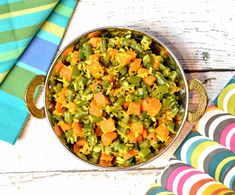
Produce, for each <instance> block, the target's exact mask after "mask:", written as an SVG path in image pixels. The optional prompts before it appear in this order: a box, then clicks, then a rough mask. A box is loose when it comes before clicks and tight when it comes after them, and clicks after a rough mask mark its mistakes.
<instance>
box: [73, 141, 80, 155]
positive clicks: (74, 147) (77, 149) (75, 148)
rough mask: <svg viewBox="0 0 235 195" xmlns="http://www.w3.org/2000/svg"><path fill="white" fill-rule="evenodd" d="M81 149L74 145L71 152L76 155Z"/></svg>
mask: <svg viewBox="0 0 235 195" xmlns="http://www.w3.org/2000/svg"><path fill="white" fill-rule="evenodd" d="M81 148H82V147H81V146H78V145H77V144H76V143H75V144H73V152H74V153H75V154H78V153H79V152H80V149H81Z"/></svg>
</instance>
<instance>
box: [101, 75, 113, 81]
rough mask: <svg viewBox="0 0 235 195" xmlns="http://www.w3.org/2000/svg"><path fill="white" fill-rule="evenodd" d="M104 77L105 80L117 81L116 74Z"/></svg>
mask: <svg viewBox="0 0 235 195" xmlns="http://www.w3.org/2000/svg"><path fill="white" fill-rule="evenodd" d="M102 79H103V80H108V81H110V82H113V81H115V76H113V75H106V76H104V77H102Z"/></svg>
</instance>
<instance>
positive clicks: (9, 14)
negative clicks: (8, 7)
mask: <svg viewBox="0 0 235 195" xmlns="http://www.w3.org/2000/svg"><path fill="white" fill-rule="evenodd" d="M57 3H58V1H57V2H54V3H50V4H47V5H43V6H39V7H34V8H29V9H25V10H19V11H15V12H10V13H6V14H2V15H0V19H5V18H12V17H16V16H20V15H26V14H31V13H34V12H39V11H42V10H46V9H50V8H52V7H55V5H56V4H57Z"/></svg>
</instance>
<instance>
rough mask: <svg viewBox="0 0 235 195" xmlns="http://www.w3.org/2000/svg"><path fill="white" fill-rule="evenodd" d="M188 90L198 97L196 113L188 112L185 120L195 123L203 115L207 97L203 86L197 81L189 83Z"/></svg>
mask: <svg viewBox="0 0 235 195" xmlns="http://www.w3.org/2000/svg"><path fill="white" fill-rule="evenodd" d="M189 90H194V91H196V93H197V94H198V95H199V103H198V108H197V111H196V112H189V113H188V118H187V120H188V121H189V122H195V121H197V120H198V119H199V118H200V117H201V116H202V115H203V114H204V112H205V109H206V107H207V102H208V97H207V93H206V90H205V87H204V85H203V84H202V82H201V81H199V80H197V79H193V80H191V81H189Z"/></svg>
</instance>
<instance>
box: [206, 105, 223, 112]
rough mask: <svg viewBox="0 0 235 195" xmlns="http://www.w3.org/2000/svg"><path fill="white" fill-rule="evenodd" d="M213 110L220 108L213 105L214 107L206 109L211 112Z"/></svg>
mask: <svg viewBox="0 0 235 195" xmlns="http://www.w3.org/2000/svg"><path fill="white" fill-rule="evenodd" d="M211 110H220V109H219V108H217V107H215V106H212V107H209V108H207V109H206V112H209V111H211Z"/></svg>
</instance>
